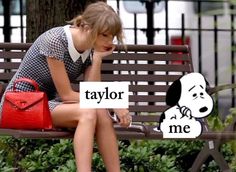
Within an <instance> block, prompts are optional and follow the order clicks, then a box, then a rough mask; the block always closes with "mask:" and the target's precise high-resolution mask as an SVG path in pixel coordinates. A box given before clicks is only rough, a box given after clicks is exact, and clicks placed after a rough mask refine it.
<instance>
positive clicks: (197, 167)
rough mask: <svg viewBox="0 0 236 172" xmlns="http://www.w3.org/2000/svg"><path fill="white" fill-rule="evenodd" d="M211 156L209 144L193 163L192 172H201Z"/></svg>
mask: <svg viewBox="0 0 236 172" xmlns="http://www.w3.org/2000/svg"><path fill="white" fill-rule="evenodd" d="M209 155H210V154H209V149H208V144H205V145H204V147H203V149H202V150H201V151H200V152H199V154H198V156H197V158H196V159H195V161H194V162H193V165H192V167H191V169H190V172H199V171H200V168H201V166H202V164H204V162H205V161H206V159H207V158H208V157H209Z"/></svg>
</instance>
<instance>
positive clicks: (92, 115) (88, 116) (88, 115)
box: [78, 109, 97, 124]
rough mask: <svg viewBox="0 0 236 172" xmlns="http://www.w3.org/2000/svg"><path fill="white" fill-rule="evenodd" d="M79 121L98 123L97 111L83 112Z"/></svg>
mask: <svg viewBox="0 0 236 172" xmlns="http://www.w3.org/2000/svg"><path fill="white" fill-rule="evenodd" d="M78 120H79V122H89V123H94V124H95V123H96V122H97V114H96V110H95V109H83V110H81V111H80V115H79V118H78Z"/></svg>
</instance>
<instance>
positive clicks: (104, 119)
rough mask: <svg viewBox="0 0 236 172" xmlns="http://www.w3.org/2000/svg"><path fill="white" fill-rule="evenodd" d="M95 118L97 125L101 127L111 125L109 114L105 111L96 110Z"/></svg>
mask: <svg viewBox="0 0 236 172" xmlns="http://www.w3.org/2000/svg"><path fill="white" fill-rule="evenodd" d="M97 118H98V120H97V121H98V124H101V125H105V126H107V125H112V120H111V118H110V117H109V112H108V110H106V109H98V110H97Z"/></svg>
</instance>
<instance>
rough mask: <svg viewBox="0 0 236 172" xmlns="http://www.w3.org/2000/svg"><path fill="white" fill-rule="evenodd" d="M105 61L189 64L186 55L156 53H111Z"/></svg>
mask: <svg viewBox="0 0 236 172" xmlns="http://www.w3.org/2000/svg"><path fill="white" fill-rule="evenodd" d="M106 59H107V60H141V61H146V60H151V61H176V60H181V61H186V62H189V63H190V58H189V55H188V54H173V53H172V54H159V53H158V54H157V53H155V54H154V53H113V54H112V55H110V56H107V57H106Z"/></svg>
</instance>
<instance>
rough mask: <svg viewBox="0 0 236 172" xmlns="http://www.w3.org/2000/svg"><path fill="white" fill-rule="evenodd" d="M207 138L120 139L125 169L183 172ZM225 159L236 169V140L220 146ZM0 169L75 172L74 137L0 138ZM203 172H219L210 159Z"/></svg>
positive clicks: (216, 125) (96, 164)
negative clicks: (59, 138) (193, 139)
mask: <svg viewBox="0 0 236 172" xmlns="http://www.w3.org/2000/svg"><path fill="white" fill-rule="evenodd" d="M234 116H236V109H232V110H231V114H230V115H229V116H228V117H227V118H226V119H225V120H224V121H223V122H222V121H221V120H220V118H219V117H218V116H216V115H213V116H210V117H209V118H208V121H209V124H210V126H211V127H212V129H214V130H217V131H220V130H222V129H223V128H224V127H226V126H227V125H228V124H230V123H231V122H232V119H233V117H234ZM203 145H204V141H197V140H196V141H180V140H179V141H176V140H162V141H161V140H148V141H147V140H132V141H120V142H119V150H120V162H121V168H122V171H123V172H159V171H160V172H172V171H173V172H183V171H187V170H188V169H189V168H190V167H191V165H192V164H193V162H194V160H195V158H196V156H197V155H198V153H199V151H200V150H201V149H202V146H203ZM221 152H222V153H223V155H224V157H225V159H226V161H227V162H228V163H229V164H230V166H231V168H232V169H233V170H235V171H236V156H235V152H236V142H235V141H231V142H227V143H226V144H224V145H223V146H222V147H221ZM92 166H93V171H96V172H104V171H105V167H104V163H103V161H102V159H101V156H100V154H99V152H98V148H97V146H96V145H95V147H94V155H93V161H92ZM0 169H1V171H4V172H13V171H14V172H26V171H27V172H36V171H37V172H45V171H50V172H75V171H76V166H75V160H74V154H73V145H72V140H70V139H61V140H45V139H38V140H31V139H13V138H11V137H2V138H0ZM201 171H202V172H214V171H219V167H218V166H217V165H216V163H215V162H214V161H213V160H212V158H208V159H207V161H206V163H205V164H204V165H203V167H202V169H201Z"/></svg>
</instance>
